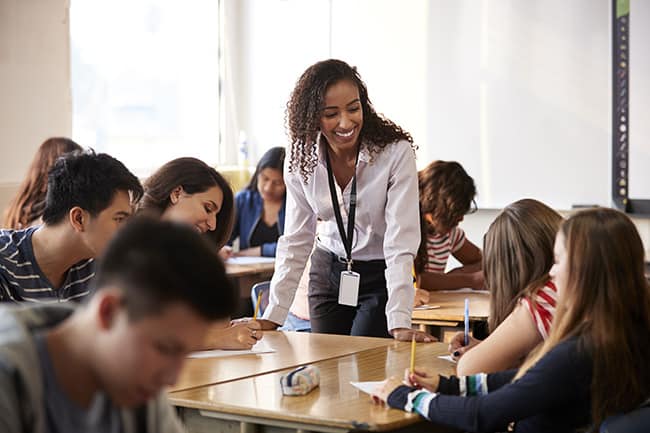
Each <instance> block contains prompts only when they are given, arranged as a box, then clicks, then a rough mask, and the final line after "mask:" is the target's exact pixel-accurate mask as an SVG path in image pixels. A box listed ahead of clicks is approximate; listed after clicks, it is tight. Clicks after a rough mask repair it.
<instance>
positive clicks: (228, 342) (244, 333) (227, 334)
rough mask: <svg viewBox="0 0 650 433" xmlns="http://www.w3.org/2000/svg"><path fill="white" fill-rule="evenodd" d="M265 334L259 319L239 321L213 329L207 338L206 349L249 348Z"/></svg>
mask: <svg viewBox="0 0 650 433" xmlns="http://www.w3.org/2000/svg"><path fill="white" fill-rule="evenodd" d="M263 336H264V331H262V327H261V326H260V323H259V321H254V320H251V321H248V322H239V323H235V324H233V325H231V326H228V327H226V328H215V329H212V330H211V331H210V333H209V334H208V337H207V338H206V349H225V350H248V349H250V348H252V347H253V346H254V345H255V343H257V342H258V341H259V340H261V339H262V337H263Z"/></svg>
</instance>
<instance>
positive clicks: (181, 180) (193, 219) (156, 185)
mask: <svg viewBox="0 0 650 433" xmlns="http://www.w3.org/2000/svg"><path fill="white" fill-rule="evenodd" d="M138 213H139V214H143V215H150V216H154V217H156V218H160V219H162V220H168V221H176V222H179V223H182V224H186V225H189V226H190V227H192V228H194V229H195V230H196V231H197V232H199V233H202V234H203V235H204V236H205V237H206V238H207V239H209V240H210V241H211V242H212V243H213V245H215V247H216V251H219V249H220V248H221V247H223V245H224V244H225V243H226V241H227V240H228V239H229V238H230V232H231V230H232V226H233V220H234V214H235V209H234V200H233V194H232V189H231V188H230V185H228V182H227V181H226V180H225V179H224V178H223V176H221V174H219V172H217V171H216V170H215V169H214V168H212V167H210V166H209V165H207V164H206V163H204V162H203V161H201V160H199V159H196V158H178V159H174V160H172V161H170V162H168V163H166V164H165V165H163V166H162V167H160V168H159V169H158V170H156V172H155V173H154V174H152V175H151V176H150V177H149V178H148V179H147V180H146V181H145V183H144V196H143V198H142V200H141V202H140V205H139V208H138ZM169 247H170V248H171V247H172V246H171V245H170V246H169ZM260 338H262V330H261V328H260V325H259V323H257V322H256V321H249V322H246V323H236V324H234V325H233V326H228V327H225V328H224V327H215V328H214V329H212V330H211V331H210V332H209V333H208V336H207V337H206V341H205V347H206V348H219V349H250V348H251V347H253V345H254V344H255V343H256V342H257V340H259V339H260Z"/></svg>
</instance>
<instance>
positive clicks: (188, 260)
mask: <svg viewBox="0 0 650 433" xmlns="http://www.w3.org/2000/svg"><path fill="white" fill-rule="evenodd" d="M111 285H116V286H118V287H120V288H121V289H122V290H123V291H124V302H125V306H126V309H127V314H128V316H129V319H130V320H137V319H139V318H141V317H143V316H147V315H152V314H157V313H159V312H161V311H162V310H163V309H164V308H165V307H166V306H168V305H170V304H172V303H176V302H182V303H185V304H186V305H188V306H189V307H190V308H191V309H192V310H193V311H195V312H197V313H198V314H199V315H200V316H202V317H204V318H205V319H208V320H216V319H222V318H226V317H230V315H231V314H232V313H233V312H234V311H235V308H236V307H237V301H238V292H237V291H236V290H235V287H234V285H233V283H232V282H231V281H230V279H229V278H228V276H227V275H226V270H225V267H224V265H223V263H222V262H221V259H219V256H218V253H217V251H216V250H215V248H214V247H213V246H212V245H210V243H209V242H207V241H206V240H205V239H204V238H203V237H201V236H200V235H199V234H198V233H197V232H196V231H194V230H192V229H191V228H190V227H188V226H186V225H184V224H179V223H175V222H169V221H161V220H157V219H154V218H151V217H146V216H137V217H135V218H133V219H132V220H130V221H129V222H128V223H127V224H126V225H125V227H124V228H123V229H121V230H120V231H119V232H118V233H117V234H116V235H115V237H114V238H113V239H112V240H111V242H110V243H109V245H108V247H107V248H106V252H105V253H104V255H103V257H102V258H101V259H100V260H99V264H98V269H97V277H96V280H95V287H96V288H97V289H98V290H99V289H101V288H103V287H106V286H111Z"/></svg>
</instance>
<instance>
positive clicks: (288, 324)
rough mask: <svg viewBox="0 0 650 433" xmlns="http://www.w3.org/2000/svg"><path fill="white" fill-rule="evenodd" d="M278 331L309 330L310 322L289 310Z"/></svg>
mask: <svg viewBox="0 0 650 433" xmlns="http://www.w3.org/2000/svg"><path fill="white" fill-rule="evenodd" d="M279 330H280V331H298V332H311V322H310V321H309V320H305V319H301V318H300V317H298V316H296V315H295V314H293V313H292V312H291V311H289V315H288V316H287V320H285V321H284V325H282V327H281V328H280V329H279Z"/></svg>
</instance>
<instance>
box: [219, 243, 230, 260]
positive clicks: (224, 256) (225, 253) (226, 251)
mask: <svg viewBox="0 0 650 433" xmlns="http://www.w3.org/2000/svg"><path fill="white" fill-rule="evenodd" d="M232 256H233V252H232V247H231V246H228V245H225V246H223V247H221V249H220V250H219V257H221V260H223V261H226V260H228V259H229V258H231V257H232Z"/></svg>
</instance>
